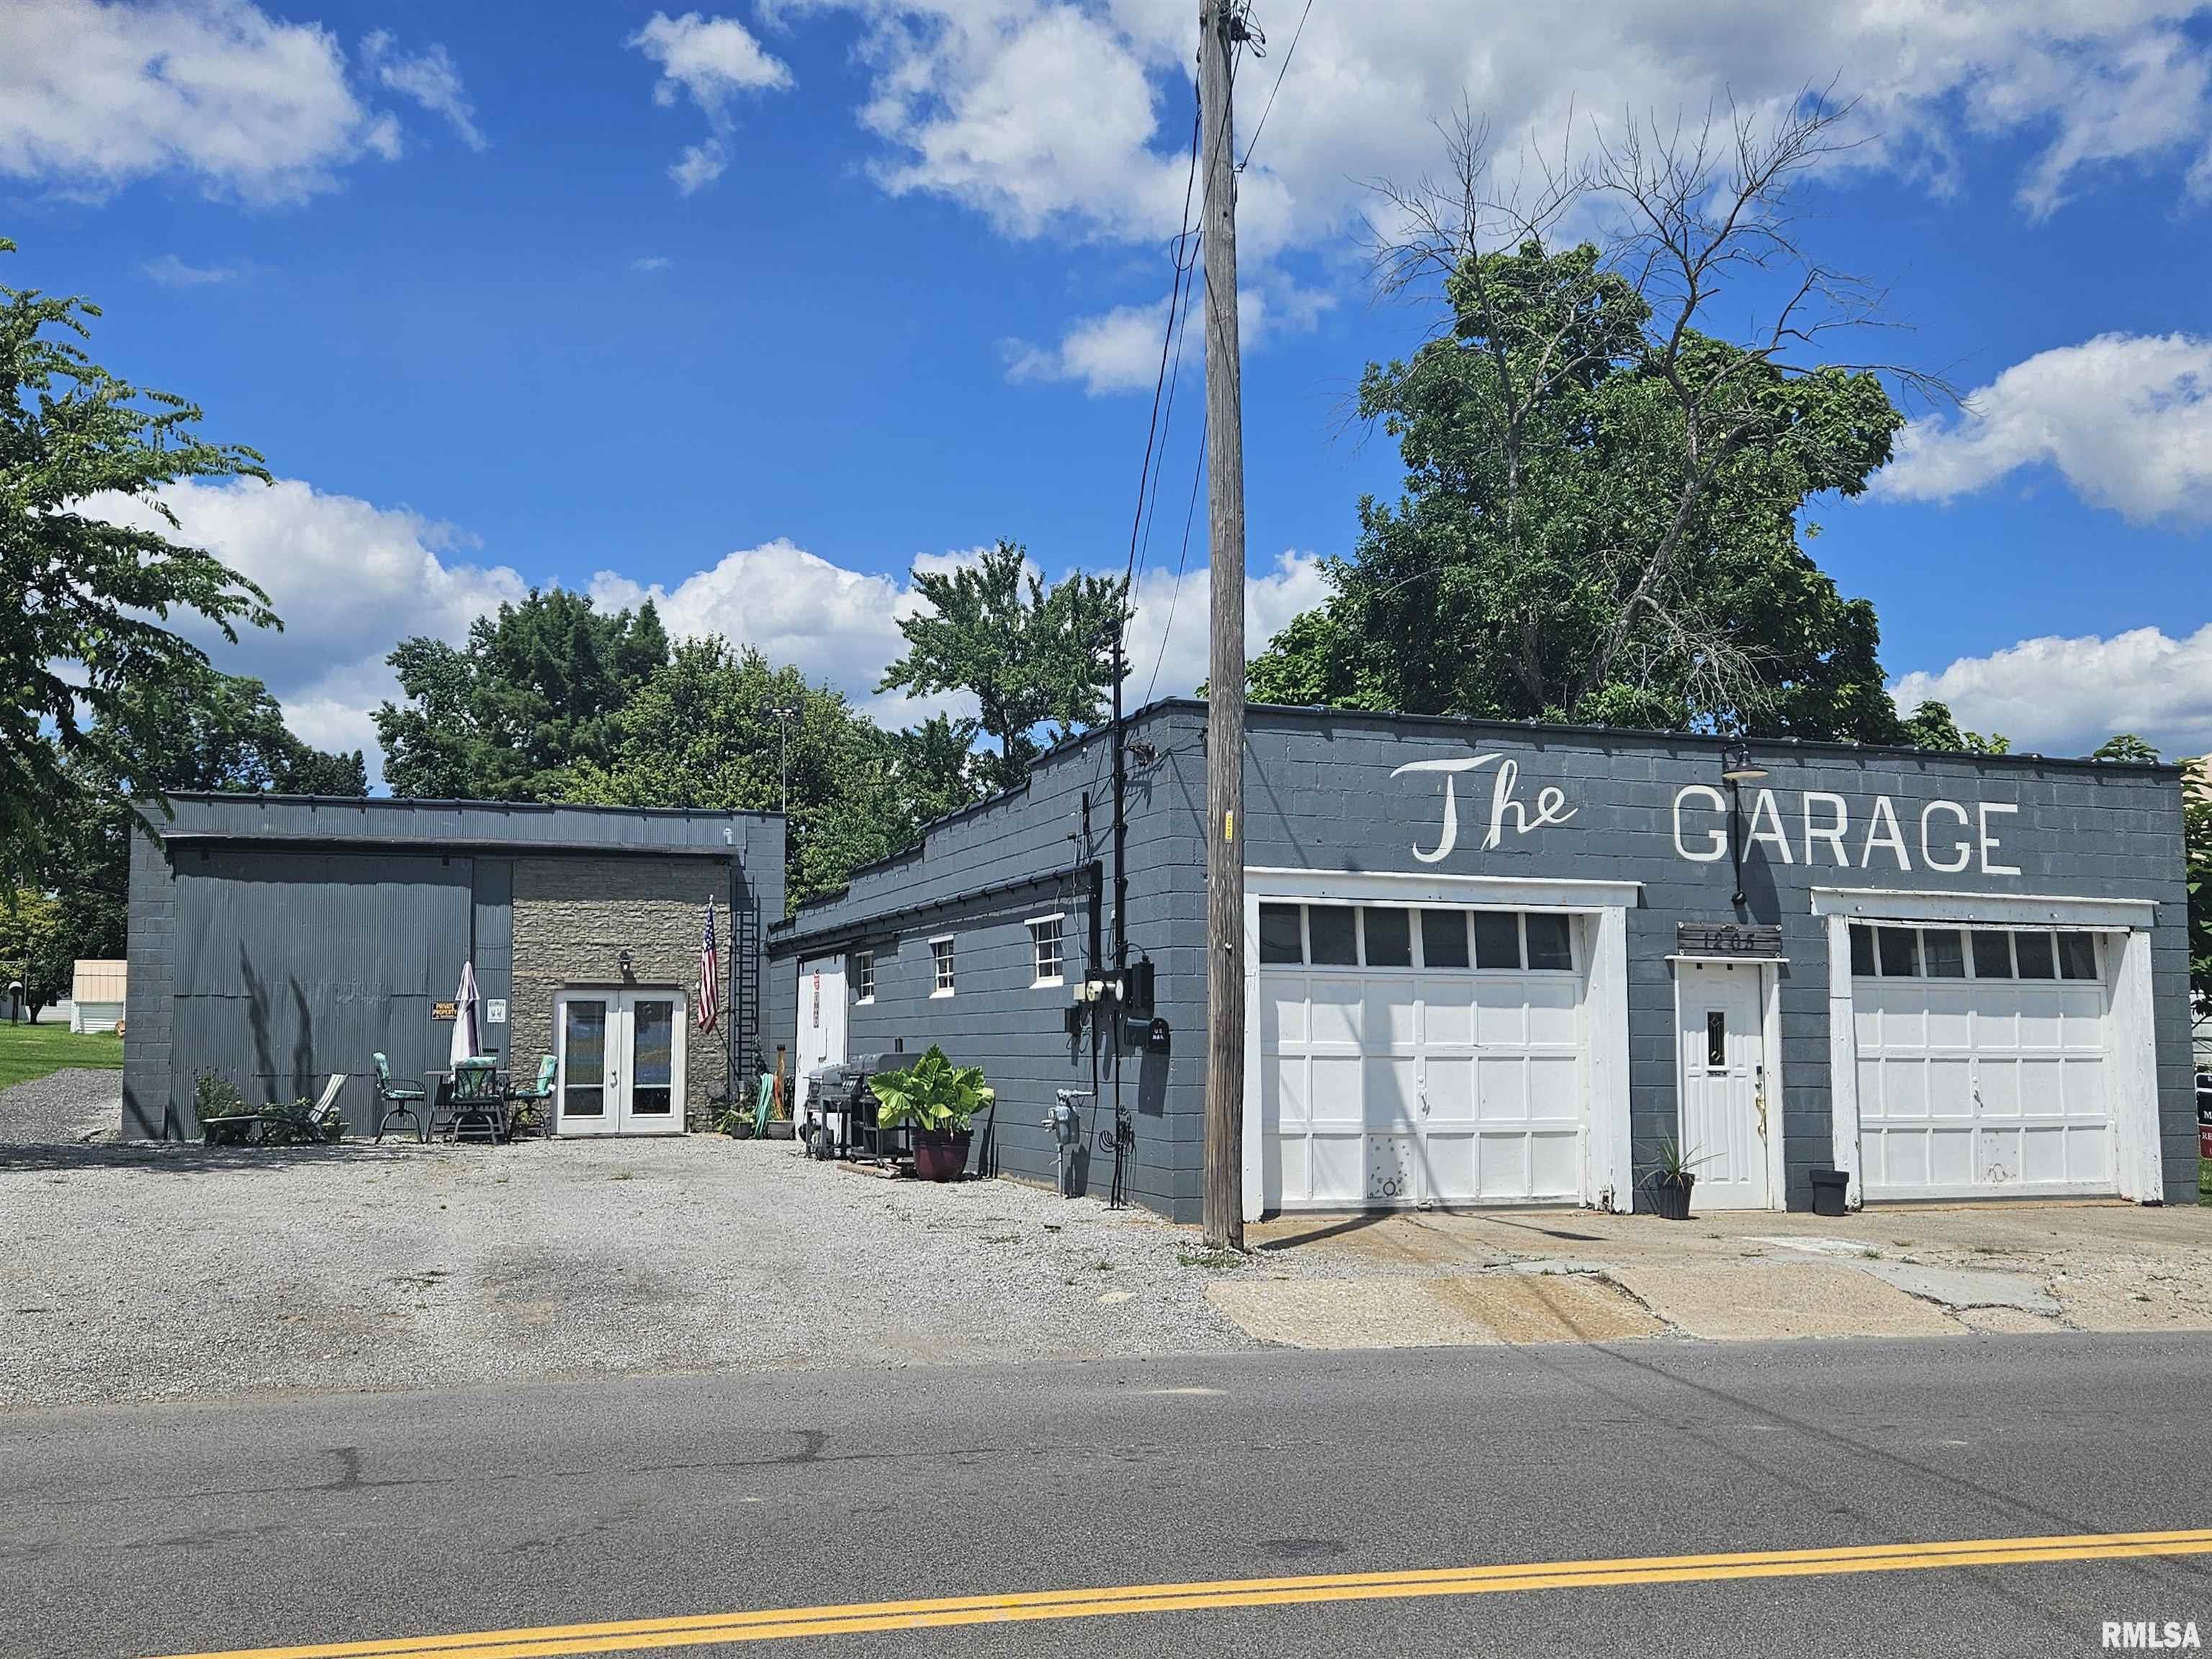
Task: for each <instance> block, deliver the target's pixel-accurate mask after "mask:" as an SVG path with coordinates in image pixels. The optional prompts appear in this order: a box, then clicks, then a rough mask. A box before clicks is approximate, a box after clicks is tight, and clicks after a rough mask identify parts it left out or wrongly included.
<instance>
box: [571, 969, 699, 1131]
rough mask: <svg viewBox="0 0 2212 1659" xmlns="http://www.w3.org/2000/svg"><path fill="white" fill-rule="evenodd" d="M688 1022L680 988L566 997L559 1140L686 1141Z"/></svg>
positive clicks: (589, 992)
mask: <svg viewBox="0 0 2212 1659" xmlns="http://www.w3.org/2000/svg"><path fill="white" fill-rule="evenodd" d="M686 1014H687V1009H686V1004H685V1000H684V993H683V992H681V991H678V990H675V989H672V988H671V989H647V990H635V991H614V990H605V991H600V990H580V991H563V992H562V993H561V994H560V995H559V997H557V998H556V1000H555V1004H554V1016H553V1017H554V1021H555V1025H556V1039H555V1040H556V1051H555V1058H556V1060H558V1061H559V1062H560V1065H559V1070H558V1071H557V1072H556V1074H555V1077H554V1115H553V1127H554V1131H555V1133H558V1134H563V1135H640V1134H642V1135H654V1134H681V1133H683V1132H684V1026H685V1023H686Z"/></svg>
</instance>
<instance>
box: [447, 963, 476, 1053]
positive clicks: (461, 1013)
mask: <svg viewBox="0 0 2212 1659" xmlns="http://www.w3.org/2000/svg"><path fill="white" fill-rule="evenodd" d="M453 1003H454V1018H453V1055H452V1062H453V1064H454V1065H455V1066H459V1064H460V1063H461V1062H462V1061H463V1060H474V1059H475V1058H476V1057H477V965H476V963H473V962H465V963H462V964H461V988H460V989H459V990H458V991H456V992H455V993H453Z"/></svg>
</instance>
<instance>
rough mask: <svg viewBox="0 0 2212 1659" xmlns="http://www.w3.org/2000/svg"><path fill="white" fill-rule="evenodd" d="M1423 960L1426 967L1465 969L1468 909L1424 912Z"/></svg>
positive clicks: (1422, 924) (1466, 962)
mask: <svg viewBox="0 0 2212 1659" xmlns="http://www.w3.org/2000/svg"><path fill="white" fill-rule="evenodd" d="M1421 963H1422V966H1424V967H1426V968H1464V967H1466V966H1467V965H1468V954H1467V913H1466V912H1465V911H1464V910H1424V911H1422V912H1421Z"/></svg>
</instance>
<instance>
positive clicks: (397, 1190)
mask: <svg viewBox="0 0 2212 1659" xmlns="http://www.w3.org/2000/svg"><path fill="white" fill-rule="evenodd" d="M0 1237H6V1238H8V1239H9V1241H10V1242H11V1243H13V1245H14V1246H15V1257H16V1261H15V1268H14V1269H13V1271H12V1272H11V1273H10V1275H9V1281H8V1283H7V1285H6V1288H5V1289H4V1290H0V1404H14V1405H30V1404H59V1403H70V1402H82V1401H100V1400H129V1399H145V1398H158V1397H166V1396H179V1395H221V1394H229V1393H234V1392H240V1391H258V1390H265V1389H398V1388H417V1387H426V1386H436V1385H442V1384H448V1383H471V1382H486V1381H492V1380H496V1379H500V1378H506V1377H562V1376H589V1375H592V1374H594V1373H599V1372H606V1371H631V1370H635V1371H682V1370H724V1369H737V1370H745V1369H769V1368H781V1367H789V1366H811V1365H830V1366H866V1365H878V1364H881V1365H900V1364H939V1363H978V1364H983V1363H992V1362H996V1361H1006V1360H1019V1359H1027V1358H1084V1357H1093V1356H1107V1355H1114V1356H1126V1355H1134V1354H1147V1353H1166V1352H1189V1351H1192V1350H1206V1349H1219V1348H1226V1347H1237V1346H1249V1343H1250V1340H1251V1339H1249V1338H1248V1337H1246V1336H1244V1335H1243V1334H1242V1333H1241V1332H1239V1331H1238V1330H1237V1328H1236V1327H1235V1326H1233V1325H1232V1324H1231V1323H1230V1322H1228V1321H1227V1320H1226V1319H1225V1317H1224V1316H1222V1315H1220V1314H1219V1313H1218V1312H1217V1311H1215V1310H1214V1309H1213V1308H1212V1306H1211V1305H1210V1304H1208V1302H1207V1300H1206V1283H1207V1281H1208V1280H1209V1279H1211V1278H1212V1276H1213V1275H1212V1273H1210V1272H1209V1271H1208V1270H1207V1268H1206V1267H1205V1266H1204V1265H1202V1264H1200V1263H1198V1262H1197V1261H1195V1259H1194V1257H1193V1256H1192V1252H1193V1251H1194V1249H1195V1248H1196V1246H1195V1243H1194V1235H1193V1234H1192V1233H1191V1232H1190V1231H1188V1230H1185V1229H1178V1228H1173V1227H1170V1226H1167V1225H1164V1224H1162V1223H1160V1222H1158V1221H1155V1220H1153V1219H1152V1218H1149V1217H1147V1216H1145V1215H1142V1214H1140V1213H1123V1214H1115V1213H1113V1212H1109V1211H1107V1210H1106V1209H1105V1207H1104V1206H1103V1205H1101V1204H1099V1203H1097V1201H1095V1200H1088V1199H1078V1200H1060V1198H1058V1197H1056V1196H1055V1195H1054V1194H1050V1193H1048V1192H1042V1191H1038V1190H1036V1189H1035V1188H1029V1187H1024V1186H1020V1185H1017V1184H1016V1183H1014V1182H1006V1181H977V1182H963V1183H961V1184H958V1185H954V1186H945V1187H933V1186H927V1185H923V1184H921V1183H917V1182H898V1181H888V1180H884V1179H880V1178H878V1177H875V1176H870V1175H866V1174H863V1173H859V1172H856V1171H854V1170H845V1169H840V1168H837V1167H835V1166H831V1165H828V1164H817V1163H814V1162H811V1161H810V1160H808V1159H806V1158H801V1157H799V1155H798V1154H797V1153H796V1152H794V1151H793V1148H792V1146H791V1144H790V1143H789V1142H777V1141H770V1142H738V1141H731V1140H726V1139H721V1138H720V1137H717V1136H694V1137H688V1138H685V1139H668V1140H630V1141H623V1142H611V1141H557V1142H545V1141H526V1142H523V1143H520V1144H518V1145H515V1146H501V1147H497V1148H487V1147H483V1146H442V1145H434V1146H417V1145H415V1144H413V1143H411V1142H410V1143H405V1144H395V1143H393V1142H392V1141H389V1140H387V1141H386V1142H385V1144H383V1145H382V1146H369V1145H364V1144H356V1143H347V1144H345V1145H343V1146H337V1147H331V1148H322V1147H306V1148H289V1149H273V1150H259V1149H241V1150H237V1151H230V1150H226V1149H216V1150H214V1151H210V1150H208V1149H205V1148H203V1147H198V1146H168V1147H163V1146H131V1145H120V1146H118V1145H104V1146H71V1145H52V1146H21V1145H16V1146H0Z"/></svg>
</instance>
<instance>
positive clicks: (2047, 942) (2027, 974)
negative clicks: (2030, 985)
mask: <svg viewBox="0 0 2212 1659" xmlns="http://www.w3.org/2000/svg"><path fill="white" fill-rule="evenodd" d="M2012 953H2013V959H2014V960H2015V962H2017V963H2019V964H2020V976H2021V978H2022V979H2057V977H2058V963H2057V958H2056V957H2054V956H2053V955H2052V953H2051V935H2050V934H2048V933H2015V934H2014V935H2013V940H2012Z"/></svg>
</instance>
